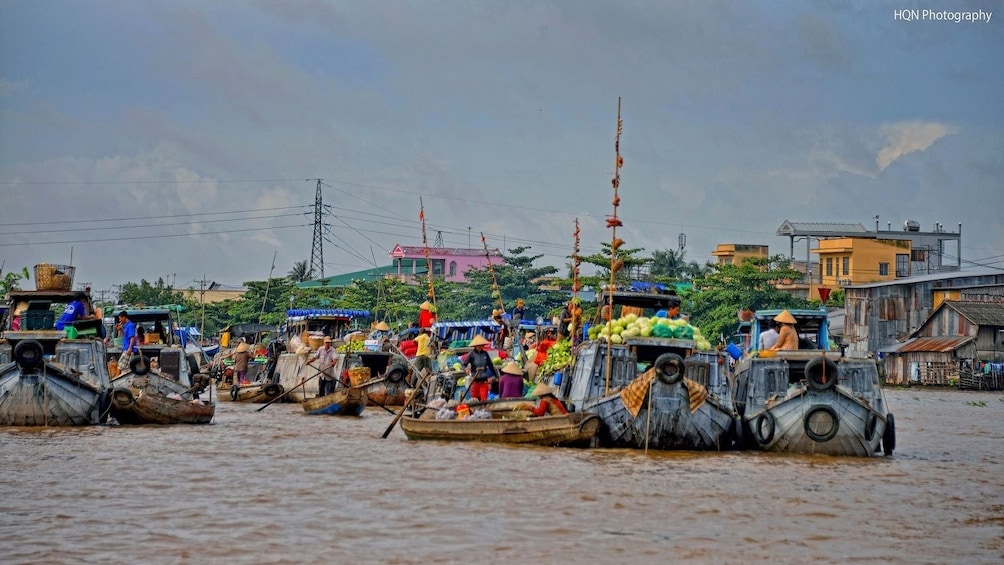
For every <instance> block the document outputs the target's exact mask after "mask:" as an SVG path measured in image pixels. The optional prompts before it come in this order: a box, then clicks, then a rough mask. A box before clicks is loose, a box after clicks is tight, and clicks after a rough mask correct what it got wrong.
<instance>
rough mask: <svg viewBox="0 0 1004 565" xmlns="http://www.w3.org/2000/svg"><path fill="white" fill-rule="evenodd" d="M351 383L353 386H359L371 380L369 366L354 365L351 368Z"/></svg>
mask: <svg viewBox="0 0 1004 565" xmlns="http://www.w3.org/2000/svg"><path fill="white" fill-rule="evenodd" d="M348 372H349V383H350V384H351V385H352V386H359V385H361V384H363V383H364V382H366V381H368V380H370V368H369V367H352V368H351V369H349V371H348Z"/></svg>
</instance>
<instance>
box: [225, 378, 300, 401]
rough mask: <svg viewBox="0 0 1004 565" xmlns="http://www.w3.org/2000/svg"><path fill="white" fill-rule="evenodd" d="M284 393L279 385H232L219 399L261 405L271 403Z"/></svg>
mask: <svg viewBox="0 0 1004 565" xmlns="http://www.w3.org/2000/svg"><path fill="white" fill-rule="evenodd" d="M283 392H285V389H284V388H283V386H282V385H281V384H279V383H256V384H250V385H240V386H238V385H232V386H231V387H230V388H228V389H224V390H223V391H221V392H220V398H229V399H230V400H232V401H233V402H250V403H254V404H263V403H265V402H271V401H272V400H274V399H275V398H276V397H278V396H282V393H283Z"/></svg>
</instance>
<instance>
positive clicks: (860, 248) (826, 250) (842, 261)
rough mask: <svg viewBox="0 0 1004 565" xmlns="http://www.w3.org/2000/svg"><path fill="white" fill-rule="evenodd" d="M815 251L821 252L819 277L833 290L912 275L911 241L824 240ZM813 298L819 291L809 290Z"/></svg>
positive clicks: (859, 238)
mask: <svg viewBox="0 0 1004 565" xmlns="http://www.w3.org/2000/svg"><path fill="white" fill-rule="evenodd" d="M812 253H815V254H817V255H819V264H818V266H817V268H818V269H819V276H818V277H816V280H818V281H821V283H822V286H825V287H829V288H831V289H834V290H836V289H840V288H844V287H847V286H851V285H855V284H867V283H874V282H884V281H891V280H893V279H897V278H901V277H908V276H910V241H909V240H897V239H870V238H862V237H842V238H836V239H821V240H819V247H817V248H815V249H813V250H812ZM810 297H812V298H818V297H819V294H818V292H815V293H813V292H810Z"/></svg>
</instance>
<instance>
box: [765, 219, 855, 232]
mask: <svg viewBox="0 0 1004 565" xmlns="http://www.w3.org/2000/svg"><path fill="white" fill-rule="evenodd" d="M807 233H808V234H813V235H815V234H826V233H833V234H843V233H868V230H867V229H865V227H864V226H862V225H861V224H843V223H839V222H791V221H788V220H785V222H784V223H783V224H781V226H780V227H778V228H777V235H805V234H807Z"/></svg>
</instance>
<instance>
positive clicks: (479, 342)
mask: <svg viewBox="0 0 1004 565" xmlns="http://www.w3.org/2000/svg"><path fill="white" fill-rule="evenodd" d="M486 345H488V340H487V339H485V338H484V336H482V335H480V334H479V335H476V336H474V339H472V340H471V342H470V346H471V347H473V348H474V350H473V351H471V352H470V353H468V354H467V356H466V357H464V362H463V365H462V366H463V369H464V371H465V372H466V373H467V374H468V375H470V379H471V381H472V382H471V383H470V385H469V388H470V391H471V398H476V399H478V400H480V401H482V402H484V401H486V400H488V391H490V390H491V382H490V380H495V379H497V378H498V373H497V372H495V365H494V364H492V357H491V355H489V354H488V352H487V351H485V346H486Z"/></svg>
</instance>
